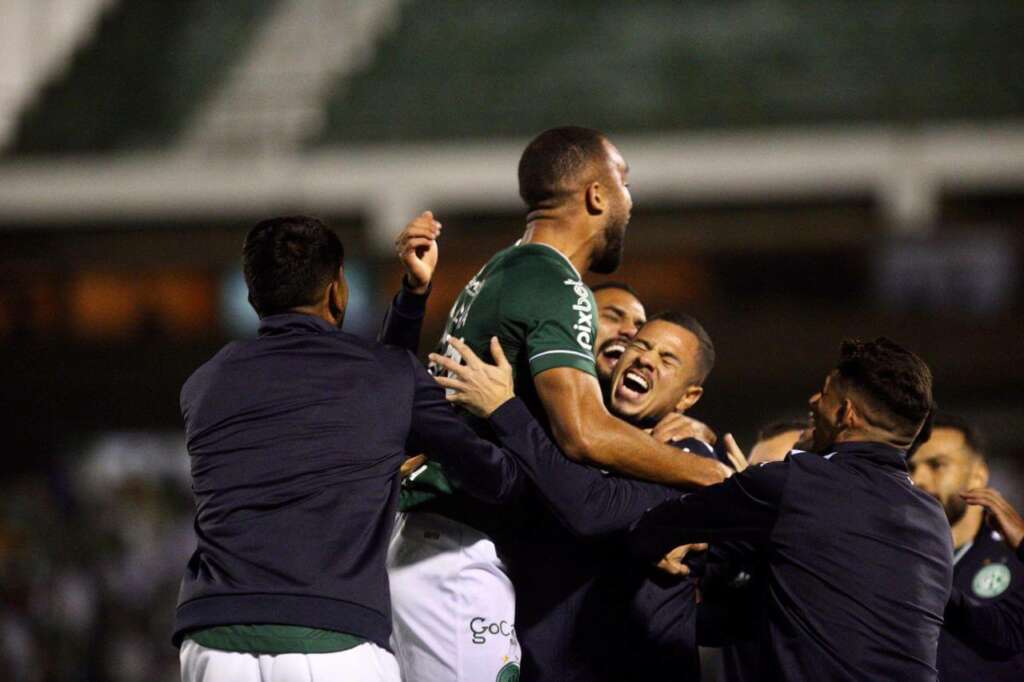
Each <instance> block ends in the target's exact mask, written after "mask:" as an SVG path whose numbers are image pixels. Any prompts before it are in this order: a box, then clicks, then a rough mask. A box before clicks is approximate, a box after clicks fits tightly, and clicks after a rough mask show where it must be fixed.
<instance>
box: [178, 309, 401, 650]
mask: <svg viewBox="0 0 1024 682" xmlns="http://www.w3.org/2000/svg"><path fill="white" fill-rule="evenodd" d="M414 362H415V361H414V359H413V358H412V356H411V355H410V354H409V353H408V352H406V351H400V350H398V349H394V348H387V347H382V346H378V345H376V344H372V343H369V342H365V341H362V340H360V339H358V338H356V337H354V336H352V335H350V334H346V333H344V332H341V331H339V330H337V329H334V328H333V327H331V326H330V325H329V324H328V323H327V322H326V321H324V320H320V319H319V318H315V317H313V316H311V315H299V314H286V315H275V316H271V317H268V318H265V319H264V320H263V321H262V323H261V326H260V337H259V338H257V339H253V340H247V341H239V342H234V343H232V344H229V345H228V346H227V347H225V348H224V349H223V350H222V351H221V352H220V353H218V354H217V355H216V356H215V357H214V358H213V359H211V360H210V361H209V362H207V363H206V364H204V365H203V366H202V367H200V368H199V369H198V370H196V372H195V373H194V374H193V375H192V376H191V377H190V378H189V379H188V381H187V382H186V383H185V386H184V387H183V388H182V393H181V404H182V413H183V416H184V418H185V430H186V442H187V447H188V452H189V456H190V461H191V468H192V478H193V491H194V494H195V498H196V532H197V536H198V548H197V550H196V552H195V554H194V555H193V557H192V560H191V561H190V562H189V567H188V570H187V571H186V575H185V579H184V581H183V583H182V590H181V595H180V601H179V609H178V614H179V616H178V618H179V620H178V626H177V628H176V629H177V631H178V632H179V634H180V633H181V632H182V631H183V630H184V629H187V628H189V627H198V626H201V625H208V624H211V623H210V622H209V621H210V619H211V618H215V617H219V618H223V615H222V611H223V609H222V610H221V612H218V613H216V614H215V613H213V612H212V611H209V608H207V607H208V605H209V604H213V603H216V602H217V601H221V602H222V603H227V602H229V601H231V600H236V601H237V605H236V606H237V609H238V610H240V612H242V613H246V614H248V615H246V616H244V617H245V618H247V621H246V622H256V623H260V622H280V623H288V622H293V621H295V620H302V619H301V618H299V614H304V613H306V612H307V611H309V610H310V609H316V610H318V611H319V612H320V614H321V615H320V616H319V617H318V618H319V621H318V622H321V625H322V627H326V628H328V629H330V627H332V624H335V625H334V627H335V629H338V628H339V627H342V626H344V627H350V626H351V625H350V624H351V623H352V622H353V621H356V622H359V623H364V624H365V628H363V630H362V631H361V632H359V634H362V635H364V636H367V637H368V638H370V639H373V640H374V641H379V642H386V641H387V636H388V632H389V631H390V619H389V618H388V617H387V615H386V614H387V613H388V603H387V590H388V587H387V578H386V574H385V571H384V551H385V549H386V546H387V540H388V536H389V534H390V528H391V525H392V517H393V510H394V507H395V503H396V500H397V476H396V474H397V470H398V467H399V465H400V463H401V461H402V459H403V457H404V451H405V442H406V438H407V437H408V434H409V430H410V422H411V417H412V406H413V399H414V395H413V392H414V387H413V384H414V378H413V376H414V375H413V367H414V364H413V363H414ZM253 595H264V597H265V598H262V599H255V598H253ZM211 597H213V598H215V599H211ZM210 608H212V607H210ZM246 609H248V610H246ZM368 614H376V615H368ZM275 618H277V619H276V620H275ZM281 618H284V620H281ZM289 618H290V619H291V620H289ZM341 631H349V630H345V629H344V628H343V627H342V630H341Z"/></svg>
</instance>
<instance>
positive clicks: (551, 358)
mask: <svg viewBox="0 0 1024 682" xmlns="http://www.w3.org/2000/svg"><path fill="white" fill-rule="evenodd" d="M534 262H536V259H534ZM549 263H550V261H548V262H547V263H544V264H545V265H547V267H531V268H529V269H528V271H527V272H523V273H516V274H517V275H519V276H522V278H523V279H524V280H526V281H527V282H528V284H527V285H526V286H523V287H522V290H521V291H520V292H519V295H517V296H516V297H515V300H514V301H511V302H509V303H508V304H507V305H505V306H504V311H505V313H506V314H507V315H508V317H509V319H510V321H513V322H515V323H517V326H519V328H520V329H523V330H525V339H524V344H523V349H522V351H523V352H524V353H525V355H526V358H527V362H528V363H529V367H530V375H531V376H537V375H538V374H540V373H541V372H543V371H545V370H548V369H552V368H555V367H573V368H575V369H579V370H581V371H583V372H587V373H589V374H593V375H595V376H596V375H597V369H596V368H595V366H594V336H595V333H596V331H597V315H596V314H595V312H596V309H597V304H596V303H595V301H594V294H593V293H591V291H590V288H589V287H587V285H586V284H584V283H583V281H582V280H580V279H579V277H578V276H576V274H575V273H574V272H572V271H570V270H568V269H567V268H560V267H551V266H550V264H549Z"/></svg>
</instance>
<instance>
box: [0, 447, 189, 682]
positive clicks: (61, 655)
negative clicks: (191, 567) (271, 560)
mask: <svg viewBox="0 0 1024 682" xmlns="http://www.w3.org/2000/svg"><path fill="white" fill-rule="evenodd" d="M186 467H187V458H186V457H185V455H184V447H183V444H182V442H181V437H180V436H168V437H164V436H160V435H152V434H146V435H143V434H134V435H133V434H114V435H110V436H105V437H103V438H100V439H98V440H97V441H96V442H94V443H93V444H92V446H91V447H90V448H89V449H88V450H87V452H85V453H84V455H83V453H81V452H74V453H68V454H67V455H66V456H62V457H54V458H52V459H51V460H50V461H48V462H47V463H46V465H45V467H33V468H31V469H30V470H27V471H23V472H21V473H18V474H14V475H12V476H11V477H10V478H8V480H6V481H5V482H4V484H3V495H2V496H0V594H2V599H3V609H2V615H0V666H2V669H3V670H4V676H5V678H6V679H9V680H15V681H19V682H20V681H22V680H24V681H26V682H42V681H47V680H62V681H63V680H67V681H77V680H82V681H86V680H110V681H111V682H120V681H128V680H153V681H154V682H156V681H160V680H175V679H178V678H179V670H178V660H177V651H176V650H175V649H174V648H173V647H172V646H171V644H170V632H171V623H172V619H173V615H174V606H175V602H176V599H177V593H178V585H179V582H180V580H181V571H182V567H183V566H184V565H185V561H186V560H187V557H188V555H189V554H190V553H191V551H192V546H193V545H194V539H193V534H192V528H191V524H192V512H193V509H192V499H191V495H190V493H189V488H188V482H187V469H186Z"/></svg>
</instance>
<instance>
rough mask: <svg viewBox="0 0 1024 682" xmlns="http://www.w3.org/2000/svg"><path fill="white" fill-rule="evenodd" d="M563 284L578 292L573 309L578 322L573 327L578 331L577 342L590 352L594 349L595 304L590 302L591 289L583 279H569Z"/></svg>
mask: <svg viewBox="0 0 1024 682" xmlns="http://www.w3.org/2000/svg"><path fill="white" fill-rule="evenodd" d="M562 284H564V285H566V286H570V287H572V292H573V293H574V294H576V303H575V304H573V306H572V309H573V310H575V311H576V314H577V319H576V324H574V325H573V326H572V328H573V329H574V330H575V331H576V343H578V344H580V347H581V348H583V350H585V351H587V352H588V353H589V352H591V351H592V350H593V349H594V304H592V303H591V302H590V290H589V289H587V285H586V284H584V283H583V282H581V281H576V280H573V279H567V280H565V281H564V282H562Z"/></svg>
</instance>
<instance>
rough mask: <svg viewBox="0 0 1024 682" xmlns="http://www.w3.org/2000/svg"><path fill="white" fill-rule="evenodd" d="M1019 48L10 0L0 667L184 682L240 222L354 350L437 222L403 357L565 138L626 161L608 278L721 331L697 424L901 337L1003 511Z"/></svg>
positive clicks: (535, 0) (529, 18)
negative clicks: (296, 275) (521, 171)
mask: <svg viewBox="0 0 1024 682" xmlns="http://www.w3.org/2000/svg"><path fill="white" fill-rule="evenodd" d="M1021 35H1024V4H1022V3H1020V2H1016V1H1014V0H989V1H984V0H982V1H979V2H973V3H963V2H925V1H923V0H922V1H914V0H906V1H897V0H892V1H881V0H878V1H871V2H861V3H847V2H843V1H842V0H819V1H817V2H809V1H808V2H801V1H797V0H742V1H741V0H736V1H734V2H713V1H711V0H683V1H678V2H670V1H667V0H665V1H658V0H644V1H641V2H629V3H622V2H606V1H603V0H602V1H592V2H582V1H579V0H572V1H563V2H543V1H540V0H524V1H521V2H515V3H509V2H501V1H499V0H477V1H472V0H429V1H428V0H409V1H405V2H398V1H397V0H362V1H356V2H349V3H334V2H329V1H328V0H316V1H312V0H257V1H253V0H219V1H218V2H202V1H200V0H179V1H177V2H171V3H168V2H160V1H158V0H132V1H127V0H121V1H116V0H51V1H50V2H42V3H40V2H34V1H33V0H6V1H5V2H0V44H2V45H3V46H4V47H3V50H4V52H3V53H2V58H0V106H2V107H3V108H2V109H0V352H2V358H3V370H2V374H3V380H2V381H0V404H2V405H3V415H4V419H3V422H4V429H3V431H4V433H3V435H4V447H3V452H4V455H5V456H4V468H3V475H2V479H0V480H2V483H0V595H2V599H3V609H2V611H0V669H2V670H4V671H5V676H6V677H7V678H8V679H13V680H173V679H176V677H177V667H176V665H177V663H176V651H175V650H174V649H172V648H171V646H170V643H169V632H170V623H171V618H172V611H173V606H174V602H175V598H176V591H177V582H178V578H179V575H180V571H181V570H182V567H183V565H184V562H185V560H186V557H187V555H188V552H189V544H190V542H191V536H190V533H191V525H190V524H191V520H190V514H191V498H190V496H189V489H188V478H187V462H186V457H185V454H184V449H183V443H182V437H181V431H180V427H181V422H180V417H179V413H178V390H179V388H180V386H181V384H182V382H183V380H184V379H185V378H186V377H187V376H188V374H189V373H190V372H191V371H192V369H194V368H195V367H196V366H197V365H198V364H200V363H201V362H203V361H204V360H205V359H206V358H208V357H209V356H210V355H212V354H213V353H214V352H215V351H216V350H217V349H218V348H219V347H220V346H221V345H222V344H223V343H225V342H226V341H227V340H229V339H230V338H232V337H234V336H237V335H241V334H249V333H252V329H253V325H254V322H253V321H254V319H255V318H254V315H253V314H252V313H251V312H250V311H248V310H247V309H246V306H245V294H244V284H243V283H242V282H241V280H240V275H239V272H238V270H239V252H240V245H241V241H242V237H243V236H244V234H245V231H246V230H247V228H248V227H249V226H250V225H251V224H252V223H253V222H254V221H256V220H257V219H260V218H263V217H268V216H269V215H272V214H279V213H285V212H308V213H313V214H316V215H320V216H321V217H324V218H326V219H328V220H329V221H330V222H331V224H333V225H334V226H335V227H336V228H337V229H338V230H339V232H340V233H341V235H342V237H343V240H344V242H345V244H346V248H347V251H348V261H347V268H348V271H349V276H350V278H351V280H350V281H351V283H352V285H353V288H354V290H355V292H354V297H353V309H352V311H351V313H350V317H349V325H350V327H351V329H352V330H353V331H356V332H358V333H360V334H364V335H372V334H373V333H374V331H375V327H376V324H377V322H378V321H379V319H380V316H381V314H382V313H383V310H384V308H385V306H386V305H387V302H388V299H389V297H390V296H391V294H392V293H393V291H394V290H395V287H396V286H397V284H398V278H399V274H400V272H399V270H398V267H397V265H396V263H395V262H394V259H393V258H392V257H391V256H390V254H389V252H388V248H387V240H388V238H389V235H392V234H394V233H397V231H398V230H400V229H401V227H402V226H403V224H404V222H405V221H406V220H407V219H409V218H411V217H412V216H413V215H415V214H416V213H418V212H419V211H420V210H423V209H427V208H429V209H432V210H434V212H435V214H436V215H437V216H438V217H439V218H440V219H441V220H442V221H443V223H444V226H445V227H444V234H443V238H442V242H441V263H440V268H439V272H438V275H437V280H436V283H435V286H434V292H433V295H432V298H431V303H430V312H429V319H428V321H427V324H426V329H425V334H424V340H425V344H424V351H426V350H428V349H429V346H430V345H431V343H432V342H433V340H434V339H436V338H437V336H438V334H439V330H440V325H441V323H442V322H443V319H444V317H445V315H446V314H447V310H448V307H449V305H450V304H451V302H452V300H453V298H454V296H455V294H456V293H457V291H458V290H459V289H460V288H461V286H462V284H463V283H464V282H465V281H466V280H467V279H468V278H469V277H471V276H472V275H473V274H474V273H475V272H476V270H477V269H478V268H479V267H480V266H481V265H482V264H483V263H484V262H485V261H486V259H487V258H488V256H489V255H490V254H491V253H493V252H494V251H495V250H497V249H499V248H501V247H503V246H505V245H507V244H509V243H511V242H512V241H514V240H515V239H517V238H518V236H519V234H520V232H521V230H522V226H523V223H522V218H523V215H522V211H521V210H520V209H519V206H518V203H517V200H516V197H515V184H514V181H515V178H514V174H515V161H516V155H517V154H518V151H519V150H520V149H521V148H522V146H524V144H525V142H526V141H527V140H528V139H529V138H530V136H531V135H532V134H534V133H536V132H538V131H540V130H542V129H544V128H547V127H551V126H554V125H560V124H565V123H575V124H580V125H588V126H592V127H598V128H601V129H604V130H606V131H607V132H608V133H609V134H610V135H611V137H612V139H613V140H615V141H616V142H617V143H618V144H619V147H620V148H621V150H622V152H623V154H624V156H625V157H626V159H627V160H628V161H630V163H631V164H632V167H633V179H632V189H633V192H634V198H635V201H636V208H635V211H634V216H633V220H632V223H631V225H630V228H629V231H628V235H627V244H626V259H625V262H624V265H623V267H622V268H621V270H620V272H619V273H617V274H616V275H615V279H622V280H625V281H628V282H629V283H631V284H632V285H633V286H634V287H636V289H638V290H639V291H640V293H641V294H642V295H643V297H644V298H645V300H646V303H647V306H648V311H649V312H655V311H658V310H660V309H663V308H668V307H672V308H679V309H682V310H685V311H687V312H690V313H692V314H694V315H696V316H697V317H698V318H699V319H700V320H702V322H703V323H704V324H705V326H706V327H707V329H708V330H709V332H710V334H711V336H712V337H713V339H714V341H715V344H716V346H717V350H718V358H719V359H718V365H717V366H716V368H715V370H714V372H713V373H712V376H711V378H710V380H709V382H708V384H707V393H706V395H705V397H704V398H703V399H702V400H701V401H700V403H699V404H698V405H697V406H696V408H695V409H694V410H693V415H694V416H696V417H698V418H700V419H702V420H705V421H707V422H708V423H709V424H711V425H712V426H713V427H714V428H715V429H717V430H719V431H720V432H722V431H726V430H729V431H732V432H734V433H735V434H736V435H737V437H738V439H739V441H740V443H741V445H743V446H744V447H749V445H750V444H751V441H752V438H753V435H754V433H755V430H756V428H757V426H758V425H759V424H760V423H763V422H764V421H766V420H769V419H772V418H776V417H782V416H789V415H799V414H803V413H804V412H805V403H806V400H807V397H808V396H809V395H810V394H811V393H813V392H814V391H815V390H816V389H817V387H818V384H819V382H820V380H821V378H822V376H823V374H824V372H825V371H826V370H827V369H828V368H829V367H830V366H831V363H833V362H834V359H835V358H836V353H837V347H838V343H839V341H840V339H841V338H843V337H844V336H861V337H873V336H875V335H879V334H885V335H889V336H891V337H893V338H894V339H896V340H898V341H899V342H901V343H904V344H906V345H908V346H909V347H911V348H913V349H915V350H916V351H918V352H919V353H920V354H921V355H922V356H923V357H924V358H925V359H926V360H927V361H928V362H929V363H930V364H931V366H932V368H933V370H934V373H935V379H936V383H935V386H936V396H937V399H938V401H939V403H940V405H941V406H942V407H943V408H945V409H948V410H950V411H954V412H957V413H960V414H962V415H965V416H967V417H969V418H971V419H973V420H975V421H976V422H977V423H978V424H980V425H981V426H982V427H983V428H984V430H985V431H986V432H987V433H988V435H989V439H990V455H991V458H992V462H993V466H994V470H995V485H996V486H997V487H999V488H1000V489H1001V490H1002V491H1003V492H1004V493H1006V495H1007V497H1009V498H1010V499H1011V500H1012V501H1014V502H1015V503H1016V504H1017V505H1018V507H1020V506H1024V461H1022V459H1021V458H1022V455H1024V446H1022V445H1021V444H1020V436H1021V434H1022V432H1024V403H1022V400H1021V390H1022V388H1024V361H1022V359H1021V355H1022V351H1024V345H1022V341H1021V339H1022V333H1024V325H1022V323H1021V313H1022V312H1024V311H1022V307H1024V295H1022V293H1024V292H1022V289H1024V277H1022V276H1021V275H1020V270H1021V267H1020V265H1021V253H1022V245H1024V77H1022V74H1024V42H1022V41H1021V40H1020V36H1021ZM595 281H598V280H597V279H592V282H595ZM710 677H711V675H710V674H709V679H710Z"/></svg>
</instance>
